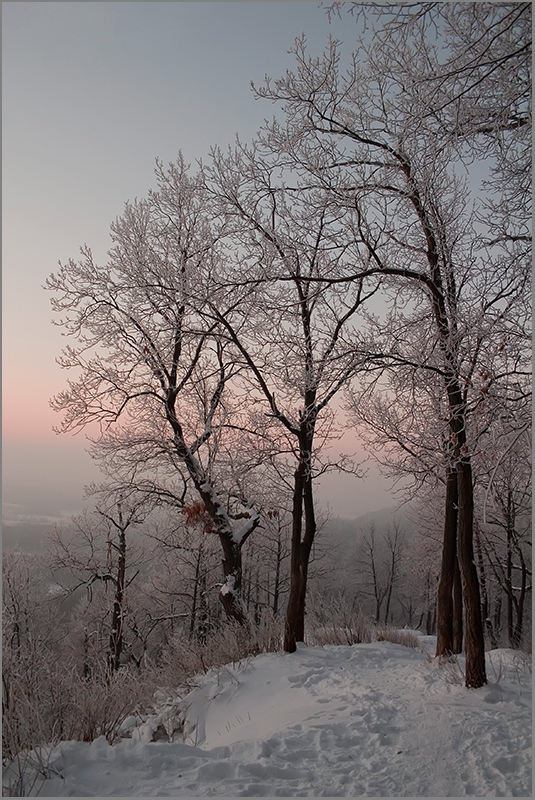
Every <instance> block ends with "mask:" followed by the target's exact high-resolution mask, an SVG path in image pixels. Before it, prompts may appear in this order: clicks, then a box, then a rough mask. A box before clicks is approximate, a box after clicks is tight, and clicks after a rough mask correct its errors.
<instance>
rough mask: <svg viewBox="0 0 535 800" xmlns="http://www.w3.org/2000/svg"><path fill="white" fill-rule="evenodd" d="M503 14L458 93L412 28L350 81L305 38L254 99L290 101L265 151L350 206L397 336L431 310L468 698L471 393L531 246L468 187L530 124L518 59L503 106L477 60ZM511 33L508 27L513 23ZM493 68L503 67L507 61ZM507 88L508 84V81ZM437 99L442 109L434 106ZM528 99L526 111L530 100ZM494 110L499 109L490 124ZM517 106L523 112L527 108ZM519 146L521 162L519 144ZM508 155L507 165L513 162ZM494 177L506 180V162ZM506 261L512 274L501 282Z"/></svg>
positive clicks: (452, 45)
mask: <svg viewBox="0 0 535 800" xmlns="http://www.w3.org/2000/svg"><path fill="white" fill-rule="evenodd" d="M441 8H442V7H441ZM509 10H510V9H509ZM493 13H494V14H495V16H494V17H493V16H492V15H493ZM503 16H504V15H503V14H502V13H501V11H498V12H493V11H492V9H491V8H490V7H489V6H487V5H486V7H485V10H484V12H483V13H482V15H480V16H477V14H474V15H473V16H472V17H471V18H470V19H472V21H473V23H474V26H476V27H477V26H479V29H480V30H481V31H483V32H484V33H486V34H487V37H486V40H485V39H484V37H482V39H483V41H484V44H483V48H482V52H479V51H478V58H477V59H475V60H474V58H473V56H474V53H473V52H472V54H469V47H468V45H467V43H466V40H464V46H465V50H466V54H467V55H466V58H465V59H464V64H463V65H462V78H461V79H460V82H461V83H462V82H463V81H465V84H466V91H463V90H460V91H459V86H460V82H459V80H458V75H457V73H456V72H455V71H454V70H451V69H450V70H449V71H448V70H446V71H444V70H443V69H442V64H441V62H440V61H439V60H438V55H437V51H436V49H434V48H433V44H432V42H430V41H429V40H428V39H426V36H424V35H420V36H415V37H414V38H409V39H408V38H407V36H408V35H409V34H407V33H406V31H407V28H405V27H403V26H402V27H401V28H400V27H399V26H397V25H394V26H393V27H391V29H390V31H389V32H387V34H386V35H385V36H383V37H380V39H379V40H378V41H377V43H376V44H374V45H372V46H368V47H362V48H361V49H360V51H359V52H358V53H355V54H353V56H352V59H351V62H350V66H349V69H348V71H347V72H346V73H345V74H342V71H341V69H340V58H341V55H340V52H339V48H338V46H337V44H336V43H335V42H331V43H330V44H329V46H328V48H327V50H326V52H325V54H324V55H323V57H322V58H311V57H309V56H308V54H307V52H306V47H305V42H304V40H303V39H301V40H297V42H296V44H295V48H294V53H295V56H296V62H297V67H296V70H295V72H288V73H287V74H286V76H285V77H283V78H281V79H278V80H275V81H271V80H268V81H267V82H266V84H265V86H264V87H263V88H262V89H260V90H258V95H259V96H261V97H264V98H267V99H270V100H272V101H279V102H282V103H283V104H284V110H285V112H286V121H285V122H284V123H283V124H280V123H278V122H277V121H276V120H275V121H274V122H273V123H270V124H268V125H266V127H265V132H264V141H265V142H266V143H267V144H268V145H269V146H270V147H272V148H278V149H279V151H281V152H283V153H284V154H285V158H286V163H287V164H291V165H294V166H295V167H296V168H300V169H301V170H302V171H303V172H306V174H307V175H309V176H310V177H309V180H310V181H311V182H313V183H315V184H316V185H321V186H323V187H325V188H326V190H327V191H328V192H329V193H330V196H331V197H333V198H336V199H337V201H338V203H339V207H340V208H341V209H342V208H344V209H347V208H352V209H353V231H354V239H355V242H357V243H358V244H359V247H360V256H361V258H360V265H361V266H360V269H355V270H354V274H353V276H352V278H353V279H355V280H361V279H362V278H363V277H364V276H365V275H369V274H374V273H375V274H380V275H382V276H384V278H385V283H386V279H387V278H388V284H389V286H390V287H391V292H392V293H393V294H392V297H393V298H395V296H396V295H397V297H398V298H399V297H400V296H402V297H403V298H404V300H402V301H401V302H400V301H399V300H397V299H392V300H391V301H390V302H391V308H392V309H393V319H395V320H396V322H397V324H398V325H400V324H402V323H403V318H404V314H403V313H402V312H403V303H405V305H406V304H409V305H410V307H411V308H415V309H416V310H420V309H422V308H424V307H425V305H424V304H427V311H426V312H425V316H424V317H422V325H421V326H420V331H421V332H420V341H421V342H422V344H424V342H425V341H426V339H427V344H428V345H429V346H428V347H425V346H423V347H422V348H421V350H422V352H421V356H420V358H419V359H418V360H417V361H416V363H415V364H414V363H413V366H416V367H418V368H422V369H426V370H429V369H431V370H436V372H437V374H438V375H439V376H440V379H441V383H442V390H441V391H442V395H443V397H444V401H445V405H446V408H447V417H448V419H447V425H448V440H449V442H450V443H451V447H452V450H451V463H452V467H453V469H454V471H455V473H456V476H457V492H458V501H459V508H458V520H457V526H458V542H457V545H458V546H457V551H458V557H459V564H460V572H461V578H462V585H463V596H464V605H465V617H466V650H467V673H466V682H467V686H473V687H477V686H480V685H482V684H483V683H485V681H486V676H485V663H484V641H483V626H482V622H481V609H480V597H479V584H478V576H477V570H476V567H475V564H474V552H473V514H474V496H473V473H472V457H471V456H472V454H473V442H472V441H471V440H470V432H469V427H468V416H469V410H468V407H469V402H470V399H469V395H470V396H471V397H472V398H473V399H474V401H475V395H476V392H472V390H471V389H469V388H468V387H471V386H472V384H473V379H474V374H475V371H476V370H477V368H478V366H480V365H481V351H482V350H484V349H485V347H484V344H483V343H486V345H487V349H486V350H485V357H486V358H488V357H489V349H488V345H489V343H490V342H491V341H493V340H494V341H495V336H496V326H497V325H498V326H499V324H500V322H501V321H502V320H503V319H504V316H507V314H508V313H509V314H511V309H512V307H513V305H514V304H515V303H516V309H517V311H516V313H518V309H522V310H521V311H520V313H521V315H523V314H524V310H523V309H524V307H525V306H524V304H525V297H526V288H527V279H528V272H527V270H526V261H525V251H526V248H525V237H524V236H523V235H519V236H518V237H516V236H515V235H512V236H509V237H508V238H507V242H505V241H501V240H500V241H498V240H497V239H494V238H493V237H492V236H491V229H492V225H491V224H490V223H489V224H487V228H486V236H485V235H481V234H480V233H479V232H478V231H476V229H475V227H474V226H473V225H472V224H471V218H472V217H473V212H472V207H471V203H472V200H473V198H471V197H470V191H469V187H468V184H467V183H466V182H463V180H462V178H461V175H460V171H459V163H463V160H464V162H466V158H467V157H469V158H473V157H474V155H475V154H476V152H477V154H478V158H480V160H481V161H482V162H483V161H485V159H486V163H487V174H491V172H492V170H493V169H494V167H495V165H494V164H493V163H491V164H490V167H489V162H492V158H493V154H495V153H496V148H497V147H499V146H500V144H497V143H498V142H503V141H504V137H505V138H506V139H507V141H509V142H511V141H512V140H513V139H514V140H515V142H516V140H517V137H520V138H519V142H518V148H519V149H521V148H522V147H523V144H524V143H525V139H526V134H527V132H528V128H527V125H526V122H527V116H526V115H525V114H524V116H523V118H522V121H521V122H520V121H518V120H517V121H516V123H515V122H514V120H511V119H510V118H509V117H508V118H506V119H505V122H504V113H505V112H504V111H503V102H504V100H505V108H506V111H507V113H508V114H509V115H511V116H515V115H516V114H517V113H518V105H515V103H516V98H517V94H516V90H517V88H518V82H516V83H515V78H514V74H515V73H514V68H513V67H512V64H513V63H514V58H513V56H512V55H511V58H506V59H505V60H503V64H505V63H507V64H509V67H510V68H509V69H508V70H507V76H508V80H511V81H512V83H513V84H514V88H513V89H512V92H511V91H507V92H506V93H501V92H500V96H499V97H498V96H497V95H498V88H497V87H498V84H497V83H496V82H495V81H494V77H493V76H494V72H495V71H496V69H498V67H497V66H495V67H493V68H492V69H490V70H487V71H485V68H484V55H483V54H484V52H485V50H486V48H487V45H489V42H490V43H492V42H493V40H494V31H493V30H492V28H493V24H494V22H496V20H498V21H499V22H500V24H501V23H502V22H503ZM513 16H514V14H513ZM427 18H429V15H428V16H427ZM431 18H432V14H431ZM452 20H453V17H450V21H451V22H452ZM517 21H518V25H520V28H521V31H520V33H519V29H518V26H517V27H516V28H515V36H519V37H520V40H521V50H522V53H523V54H524V55H525V53H526V52H527V49H529V43H528V42H527V41H526V38H525V34H526V25H525V24H523V25H522V24H521V20H520V17H518V19H517ZM509 22H510V23H511V26H512V25H513V18H512V17H511V18H510V20H509ZM509 22H506V23H505V25H504V26H502V34H503V37H502V38H501V43H500V44H498V46H497V47H498V49H500V48H502V45H503V42H504V41H507V42H509V41H510V38H511V37H510V36H509V35H508V31H509V29H510V27H511V26H510V25H509ZM426 24H427V22H426ZM435 24H438V23H437V21H436V20H435ZM456 24H457V23H456ZM496 24H498V23H497V22H496ZM450 27H451V28H453V22H452V24H451V26H450ZM457 27H459V26H457ZM511 29H512V28H511ZM470 30H475V28H474V27H472V28H471V29H470ZM400 31H401V32H400ZM463 35H464V34H463ZM411 36H412V34H411ZM461 38H463V37H462V36H461ZM404 44H405V45H407V44H408V46H403V45H404ZM444 46H445V48H446V51H447V53H448V56H450V55H451V56H452V58H453V57H454V56H456V55H458V53H459V47H461V44H459V41H458V37H457V38H456V36H455V35H453V33H452V35H451V38H449V39H446V40H445V43H444ZM467 48H468V49H467ZM497 63H502V62H501V61H500V59H499V58H498V62H497ZM522 63H523V64H525V59H524V61H523V62H522ZM451 66H452V62H450V67H451ZM450 73H451V74H450ZM437 75H438V78H437ZM428 77H429V80H428ZM466 81H467V83H466ZM483 84H484V89H482V88H481V87H482V86H483ZM499 85H500V86H502V83H501V81H500V84H499ZM524 88H525V87H524ZM439 90H440V97H439V103H441V105H440V107H439V108H437V107H436V104H435V100H436V98H437V95H438V93H439ZM478 92H483V93H484V97H485V103H484V104H483V105H484V109H485V110H484V114H483V116H484V118H485V120H486V123H485V125H486V127H485V125H483V123H482V119H481V116H480V117H479V118H477V119H476V102H475V100H476V97H475V95H476V94H477V93H478ZM524 98H525V93H524ZM450 100H451V101H452V102H450ZM442 101H443V102H442ZM520 102H521V103H525V99H524V100H522V101H520ZM498 106H499V107H500V108H501V109H502V111H500V112H499V113H498V114H497V116H493V114H494V112H496V111H497V108H498ZM522 108H523V109H524V110H525V106H522ZM446 109H447V111H446ZM443 112H444V113H443ZM450 112H452V113H453V117H452V116H451V115H450ZM498 117H499V118H500V119H501V122H500V121H499V119H498ZM465 123H466V124H465ZM480 137H490V139H489V141H490V144H489V146H488V148H486V149H485V148H484V147H480ZM511 147H512V150H513V151H515V148H516V147H517V144H514V146H513V145H511ZM468 154H470V155H469V156H468ZM514 158H515V156H514V155H513V161H514ZM508 163H509V165H510V164H511V162H510V161H509V162H508ZM499 169H501V170H502V172H501V173H500V174H502V175H505V172H504V170H505V166H504V163H502V166H501V167H500V168H499ZM494 174H495V175H496V174H497V173H496V172H495V173H494ZM509 185H511V184H510V182H509ZM511 190H512V191H514V192H515V198H516V199H517V200H518V198H519V197H523V198H525V192H524V194H522V191H523V190H522V187H521V186H520V187H519V185H518V183H517V184H515V187H514V188H513V187H512V186H511ZM483 220H487V221H488V220H489V211H488V208H487V209H486V214H485V207H484V206H483V205H480V207H479V222H480V224H481V222H482V221H483ZM519 224H520V225H522V224H523V222H520V223H519ZM485 244H486V245H487V248H488V249H487V252H486V254H485V255H486V258H485V259H482V258H478V251H479V252H481V250H482V248H483V247H484V246H485ZM505 264H508V265H509V267H510V269H509V270H507V271H506V272H504V265H505ZM350 279H351V276H343V277H333V280H334V281H340V282H346V281H348V280H350ZM394 293H395V294H394ZM420 316H422V315H420ZM491 330H492V335H491V333H490V332H491ZM423 337H426V339H424V338H423ZM398 341H399V337H398ZM372 352H373V351H372ZM375 352H376V351H375ZM386 353H388V355H389V357H390V359H391V362H390V363H393V362H395V361H396V360H400V361H401V362H402V363H404V364H405V365H406V362H407V359H406V357H405V354H404V353H401V354H400V353H399V350H398V348H397V347H395V346H394V347H392V342H390V345H389V346H388V347H387V349H386ZM400 355H401V358H400ZM489 360H490V359H489ZM525 363H526V362H525V360H524V361H523V363H522V365H520V363H519V364H518V365H517V367H516V369H517V370H518V371H519V372H523V371H524V369H525V366H524V365H525ZM491 364H492V361H491V362H490V364H489V369H487V370H485V369H483V370H482V376H486V377H484V378H483V380H482V381H481V384H480V386H479V389H480V390H481V391H482V392H483V393H484V392H485V391H488V388H489V386H490V384H491V383H493V382H494V381H495V379H496V374H497V373H496V372H494V370H493V367H494V364H492V366H491ZM502 377H503V375H502ZM487 379H488V382H487Z"/></svg>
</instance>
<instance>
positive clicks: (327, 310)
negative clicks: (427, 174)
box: [207, 143, 377, 652]
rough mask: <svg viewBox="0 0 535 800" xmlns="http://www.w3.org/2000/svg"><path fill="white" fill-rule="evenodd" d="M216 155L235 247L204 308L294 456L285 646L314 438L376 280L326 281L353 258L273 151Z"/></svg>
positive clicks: (328, 217) (291, 632) (353, 356)
mask: <svg viewBox="0 0 535 800" xmlns="http://www.w3.org/2000/svg"><path fill="white" fill-rule="evenodd" d="M212 155H213V158H212V164H211V166H210V168H209V169H207V178H208V185H209V188H210V191H211V193H212V194H213V196H214V198H215V202H216V203H217V204H218V207H219V209H220V213H221V215H222V216H223V217H224V218H226V219H228V220H230V223H229V225H230V226H232V230H231V233H230V234H229V238H230V241H231V242H232V246H233V247H234V250H235V253H236V261H235V266H234V267H233V269H232V270H230V271H229V269H228V268H227V270H226V272H223V273H222V274H221V275H220V276H219V284H220V285H219V289H218V290H217V291H216V290H215V289H214V291H213V292H212V293H211V297H212V302H211V310H212V314H213V317H214V319H215V320H216V321H217V322H218V323H219V324H220V325H221V327H222V328H223V329H224V330H225V332H226V335H227V337H228V339H229V341H230V342H231V343H232V344H233V345H234V347H235V350H236V353H237V358H239V359H240V360H241V362H242V363H243V365H244V367H246V369H247V374H248V376H250V385H252V386H254V389H253V391H255V392H256V393H258V394H259V395H260V397H261V398H262V399H263V402H264V404H265V408H266V412H267V413H268V414H270V416H271V417H272V418H273V419H274V420H275V421H276V422H277V423H278V425H279V426H280V428H281V430H282V433H283V437H284V438H283V440H282V448H281V449H282V451H283V453H286V454H291V456H292V457H293V458H294V459H295V462H294V463H295V464H296V466H295V467H294V469H295V472H294V485H293V508H292V550H291V552H292V555H291V565H290V574H291V579H290V594H289V600H288V607H287V616H286V634H285V644H284V647H285V649H286V650H287V651H288V652H293V651H294V650H295V647H296V642H298V641H303V639H304V624H305V598H306V587H307V577H308V566H309V561H310V554H311V551H312V546H313V543H314V539H315V535H316V529H317V524H316V512H315V508H314V493H313V482H314V477H315V476H317V474H319V473H321V471H322V470H323V469H324V468H325V467H324V466H323V465H321V463H318V455H319V447H318V443H319V442H322V441H325V440H326V438H328V437H329V434H330V429H331V428H332V423H333V419H332V413H329V411H330V409H329V404H330V403H331V401H332V400H333V398H334V397H335V396H336V395H337V393H338V392H339V391H340V390H341V389H342V388H343V387H344V386H345V385H346V384H347V382H348V381H349V379H350V378H351V376H352V375H353V374H354V373H355V371H356V370H357V369H358V365H359V364H360V356H359V353H358V349H357V348H356V347H355V335H354V331H355V321H356V317H357V313H358V311H359V309H360V307H361V306H362V305H363V304H364V303H365V301H366V300H367V299H369V298H370V297H371V296H373V294H374V293H375V291H376V290H377V284H376V282H374V281H367V280H365V279H363V280H361V281H354V282H353V283H352V284H351V285H350V286H347V285H346V286H344V287H343V289H342V290H341V287H339V286H337V285H336V284H331V283H329V282H324V278H323V277H322V276H324V275H329V276H331V275H336V274H340V273H341V272H343V271H344V269H345V268H346V264H347V261H348V260H349V261H351V258H352V251H351V246H350V244H349V243H348V242H347V241H346V240H345V239H343V237H342V236H341V228H340V212H339V210H338V209H335V208H334V207H333V205H332V204H331V202H330V201H329V199H328V198H327V197H326V195H325V193H323V192H321V191H319V192H318V191H307V190H306V188H305V187H301V188H300V190H299V191H298V192H296V193H294V192H293V191H289V190H287V189H286V188H285V185H284V181H283V180H282V179H281V176H280V168H279V167H278V165H277V158H278V154H277V153H276V152H274V151H271V153H269V154H268V155H263V154H262V152H261V151H260V149H259V148H258V147H257V145H255V144H253V145H252V146H251V147H245V146H243V145H241V144H239V143H238V145H237V147H236V149H235V150H234V151H231V152H230V153H229V154H228V156H227V157H224V156H223V154H222V153H221V152H220V151H218V150H216V151H214V152H213V154H212ZM227 266H228V265H227ZM312 278H313V279H314V282H312V281H311V279H312ZM249 391H250V389H249Z"/></svg>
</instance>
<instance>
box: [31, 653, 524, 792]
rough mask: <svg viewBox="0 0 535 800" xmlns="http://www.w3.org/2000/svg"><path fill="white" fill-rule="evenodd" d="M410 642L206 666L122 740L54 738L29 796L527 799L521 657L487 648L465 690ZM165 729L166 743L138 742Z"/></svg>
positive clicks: (130, 726)
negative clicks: (479, 678) (484, 680)
mask: <svg viewBox="0 0 535 800" xmlns="http://www.w3.org/2000/svg"><path fill="white" fill-rule="evenodd" d="M420 643H421V645H422V649H410V648H407V647H403V646H401V645H399V644H393V643H391V642H384V641H383V642H373V643H371V644H360V645H354V646H352V647H335V646H327V647H323V648H322V647H310V648H307V647H305V646H301V647H300V648H299V649H298V651H297V652H296V653H295V654H292V655H282V654H264V655H260V656H258V657H256V658H253V659H250V660H249V661H248V662H246V663H244V664H242V665H241V666H234V667H232V666H228V667H223V668H221V669H219V670H217V671H216V670H212V671H211V672H209V673H208V674H207V675H206V676H203V677H202V678H199V680H198V685H197V688H195V689H193V691H192V692H190V694H188V695H187V696H185V697H183V698H182V699H179V698H177V697H175V698H174V699H173V700H172V701H171V702H170V703H169V704H168V705H167V707H166V708H165V709H164V710H163V711H162V713H161V714H160V716H159V717H152V718H145V720H141V719H134V718H130V719H129V720H127V721H126V722H125V725H124V730H125V735H127V736H128V737H129V738H125V739H123V740H122V741H120V742H119V743H118V744H116V745H114V746H110V745H109V744H107V742H106V740H105V739H104V737H100V738H99V739H97V740H96V741H94V742H92V743H81V742H66V743H63V744H61V745H60V746H58V747H56V748H55V749H54V750H53V752H52V753H51V755H50V758H49V759H48V761H49V765H50V767H51V768H52V770H53V773H54V774H52V771H49V775H50V777H49V779H48V780H45V781H44V782H42V781H41V780H38V781H37V782H36V783H35V785H34V788H33V793H37V792H39V796H41V797H64V796H78V797H81V796H100V797H102V796H128V795H130V796H141V797H147V796H168V797H170V796H173V797H189V796H195V797H197V796H199V797H209V796H220V797H225V796H233V797H235V796H238V797H240V796H241V797H262V796H270V797H357V796H365V797H378V796H381V797H464V796H476V797H498V796H511V797H526V796H531V783H530V781H531V761H530V743H531V705H530V700H531V677H530V674H529V670H528V668H527V662H526V661H525V660H522V658H521V657H520V656H519V655H518V654H516V653H514V652H513V651H510V650H496V651H493V652H491V653H488V654H487V659H488V666H489V676H490V682H489V684H488V685H487V686H486V687H484V688H482V689H478V690H467V689H465V688H464V687H463V686H462V685H461V683H462V681H461V680H460V671H459V667H458V666H456V667H454V666H451V667H448V668H446V669H439V668H438V666H437V665H436V664H435V663H434V662H433V661H432V660H431V659H430V658H429V657H428V656H427V655H426V653H425V652H423V651H424V650H425V649H426V646H427V648H431V649H432V647H433V640H432V637H420ZM461 666H462V664H461ZM179 720H181V722H180V725H179ZM164 728H166V729H167V732H168V734H171V741H168V740H167V737H165V736H164V739H163V740H160V741H150V740H151V738H153V735H154V732H155V731H157V732H159V734H160V735H163V730H164ZM173 730H174V733H173ZM157 738H158V737H157ZM173 739H174V741H173Z"/></svg>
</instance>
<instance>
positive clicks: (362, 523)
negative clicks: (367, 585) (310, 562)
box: [317, 505, 416, 588]
mask: <svg viewBox="0 0 535 800" xmlns="http://www.w3.org/2000/svg"><path fill="white" fill-rule="evenodd" d="M409 514H410V508H409V507H408V506H403V507H401V508H400V507H399V506H396V505H392V506H386V507H385V508H381V509H379V510H377V511H370V512H368V513H366V514H362V515H361V516H359V517H356V518H355V519H344V518H342V517H334V518H332V519H329V520H328V521H327V522H326V523H325V524H324V526H323V528H322V529H321V530H320V531H319V533H318V539H317V541H318V551H319V552H320V553H321V554H322V558H321V572H322V573H323V572H326V573H329V578H328V582H329V585H331V586H333V587H335V588H336V587H338V586H339V587H340V588H342V587H343V586H347V577H348V573H351V570H352V567H353V563H354V561H355V556H356V550H357V547H358V543H359V540H360V538H361V536H362V534H364V533H365V532H366V530H368V529H369V526H370V525H371V524H373V525H375V528H376V531H377V532H378V533H381V531H382V530H384V529H385V528H386V527H387V526H389V525H392V524H393V522H394V520H397V521H398V522H399V523H400V524H401V526H402V527H403V529H404V530H405V532H406V533H407V534H408V536H410V535H411V534H413V533H414V532H415V530H416V526H415V523H414V521H413V520H412V519H410V518H409Z"/></svg>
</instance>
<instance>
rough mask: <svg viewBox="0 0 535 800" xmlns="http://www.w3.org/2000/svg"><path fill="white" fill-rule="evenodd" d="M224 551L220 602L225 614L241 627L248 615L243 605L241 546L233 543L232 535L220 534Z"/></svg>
mask: <svg viewBox="0 0 535 800" xmlns="http://www.w3.org/2000/svg"><path fill="white" fill-rule="evenodd" d="M219 541H220V542H221V547H222V549H223V555H224V558H223V575H224V577H225V583H224V584H223V586H222V587H221V589H220V590H219V600H220V602H221V605H222V606H223V608H224V609H225V614H226V615H227V617H229V618H230V619H233V620H235V621H236V622H237V623H238V624H239V625H246V623H247V615H246V614H245V609H244V607H243V603H242V596H241V595H242V557H241V546H240V545H239V544H238V543H237V542H235V541H233V539H232V537H231V535H229V534H226V533H220V534H219Z"/></svg>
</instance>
